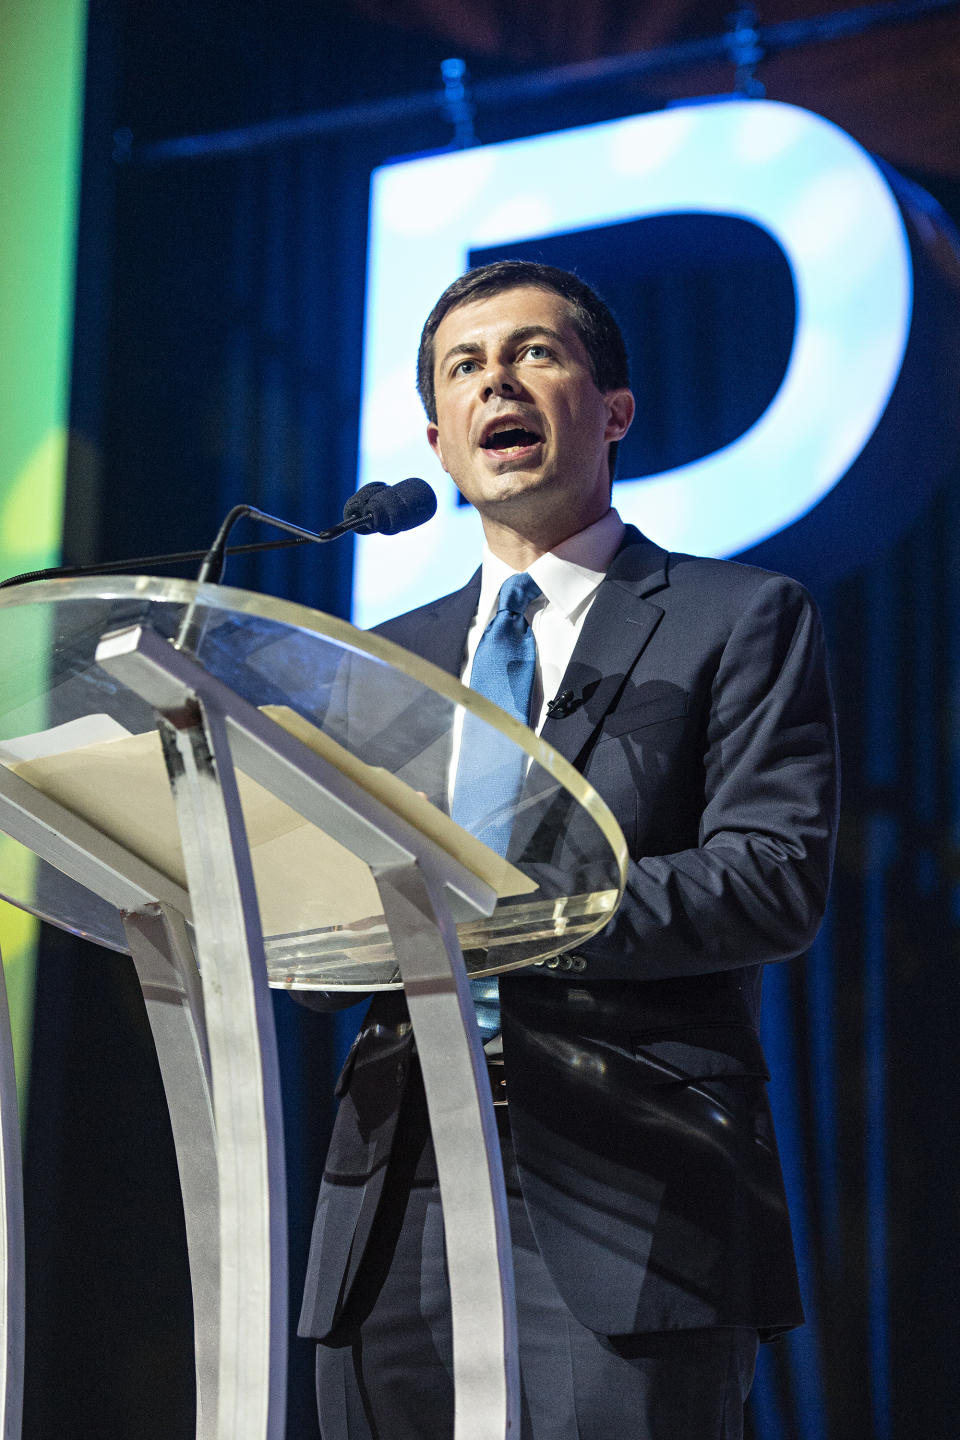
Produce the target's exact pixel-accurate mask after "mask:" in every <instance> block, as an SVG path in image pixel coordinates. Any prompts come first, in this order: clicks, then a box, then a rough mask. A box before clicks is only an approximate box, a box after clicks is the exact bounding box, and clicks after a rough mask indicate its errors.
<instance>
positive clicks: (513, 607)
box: [453, 573, 541, 1041]
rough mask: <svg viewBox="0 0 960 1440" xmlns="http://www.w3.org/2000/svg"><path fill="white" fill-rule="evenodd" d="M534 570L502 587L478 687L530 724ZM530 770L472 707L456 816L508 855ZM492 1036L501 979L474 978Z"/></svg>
mask: <svg viewBox="0 0 960 1440" xmlns="http://www.w3.org/2000/svg"><path fill="white" fill-rule="evenodd" d="M540 593H541V591H540V587H539V585H538V584H537V582H536V581H535V580H533V579H531V577H530V576H529V575H527V574H526V573H524V574H521V575H512V576H511V577H510V579H509V580H506V581H505V582H504V584H503V585H502V586H501V587H500V598H499V601H498V604H497V613H496V615H494V617H493V619H492V620H491V621H490V624H489V625H488V626H487V628H486V630H485V631H484V632H483V635H482V636H481V638H480V644H479V645H478V646H477V652H476V655H475V656H474V660H473V670H472V671H471V673H470V688H471V690H476V691H477V693H478V694H479V695H485V696H486V698H487V699H488V700H492V701H493V703H494V704H495V705H499V706H500V708H501V710H506V712H507V714H508V715H513V716H514V717H515V718H516V719H517V720H520V721H522V722H523V724H524V725H526V724H527V723H528V722H529V719H530V696H531V694H532V692H533V680H534V676H535V675H536V671H537V644H536V641H535V640H534V638H533V631H532V630H531V629H530V626H529V624H528V623H527V618H526V611H527V607H528V606H529V605H530V603H531V601H533V600H536V599H537V597H538V596H539V595H540ZM526 771H527V757H526V755H525V754H524V752H523V751H522V750H521V749H519V748H518V747H517V746H516V745H515V744H514V742H513V741H512V740H508V739H507V738H506V736H504V735H500V734H499V733H498V732H496V731H495V730H493V729H492V728H491V727H490V726H489V725H487V724H486V723H485V722H484V721H481V720H478V719H476V718H475V717H474V716H473V715H471V714H470V713H469V712H468V713H467V715H466V716H465V717H464V722H463V736H462V739H461V742H460V760H459V763H458V765H457V780H456V784H455V786H454V791H453V818H454V820H455V821H456V822H457V824H458V825H462V826H463V828H464V829H465V830H469V831H470V833H471V834H472V835H476V837H477V839H478V840H482V841H483V843H484V844H485V845H489V847H490V849H491V850H496V851H497V853H498V854H499V855H506V853H507V846H508V845H509V843H510V831H511V829H512V827H513V814H514V809H515V807H516V803H517V800H518V799H519V797H520V791H521V790H522V788H523V782H524V778H525V776H526ZM470 988H471V989H472V991H473V999H474V1004H475V1006H476V1010H477V1022H478V1024H479V1026H480V1032H481V1035H482V1037H483V1039H484V1041H486V1040H489V1039H492V1038H493V1036H494V1035H496V1034H498V1033H499V1030H500V999H499V987H498V985H497V980H496V976H492V977H491V978H489V979H486V980H473V981H471V982H470Z"/></svg>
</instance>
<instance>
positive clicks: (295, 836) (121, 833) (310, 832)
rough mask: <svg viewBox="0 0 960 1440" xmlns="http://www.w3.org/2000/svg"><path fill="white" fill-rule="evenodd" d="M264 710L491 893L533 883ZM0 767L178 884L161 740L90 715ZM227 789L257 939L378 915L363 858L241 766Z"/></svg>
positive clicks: (417, 798) (13, 747)
mask: <svg viewBox="0 0 960 1440" xmlns="http://www.w3.org/2000/svg"><path fill="white" fill-rule="evenodd" d="M264 714H266V715H268V716H269V717H270V718H271V719H273V720H276V721H277V723H278V724H280V725H282V726H283V728H284V729H285V730H287V731H289V732H290V733H291V734H293V735H294V736H295V737H296V738H297V739H298V740H300V741H302V742H303V743H304V744H305V745H306V746H307V747H308V748H309V749H310V750H312V751H313V752H314V753H315V754H317V755H320V756H321V757H322V758H323V759H325V760H328V761H330V763H331V764H333V765H334V766H336V768H337V769H338V770H340V771H341V772H342V773H343V774H345V775H346V776H348V777H349V778H350V779H352V780H354V781H356V782H357V783H358V784H360V785H362V786H363V787H364V789H366V790H367V791H368V793H370V794H371V795H374V796H375V797H376V798H377V799H378V800H381V801H382V802H383V803H384V804H385V805H387V806H389V808H390V809H392V810H394V811H396V812H397V813H399V814H402V815H404V816H405V817H406V818H407V819H408V820H410V821H411V823H412V824H414V825H415V826H417V827H418V828H419V829H420V830H421V831H422V832H423V833H424V834H425V835H427V836H428V837H429V838H430V839H431V840H433V841H434V842H435V843H436V844H438V845H440V846H442V848H443V849H445V850H446V851H447V852H448V853H449V854H451V855H454V856H455V857H456V858H457V859H458V860H460V861H462V863H463V864H464V865H466V866H467V868H468V869H470V870H472V871H473V873H474V874H476V875H478V876H479V877H480V878H481V879H483V880H484V881H486V883H487V884H489V885H491V886H492V888H493V889H494V890H495V891H496V893H497V894H498V895H499V896H501V897H504V896H510V895H521V894H529V893H531V892H532V891H534V890H536V888H537V886H536V882H535V881H533V880H531V879H529V878H528V877H527V876H526V875H524V874H523V873H522V871H520V870H518V869H517V868H516V867H515V866H513V865H511V864H509V863H508V862H507V861H506V860H504V859H503V857H502V856H500V855H497V854H496V853H495V852H494V851H492V850H490V849H488V847H487V846H486V845H484V844H482V842H480V841H479V840H476V839H475V838H474V837H473V836H472V835H468V834H467V833H466V831H464V830H462V829H461V828H460V827H459V826H458V825H456V824H454V822H453V821H452V820H451V819H450V818H449V816H447V815H444V814H443V813H442V811H440V810H438V809H436V807H435V806H433V805H431V804H430V802H429V801H428V800H426V799H425V798H424V797H423V796H421V795H419V794H418V793H417V792H416V791H414V790H411V788H410V787H409V786H408V785H406V784H404V782H403V781H402V780H398V779H397V778H396V776H394V775H391V774H390V773H389V772H388V771H386V770H381V769H379V768H377V767H374V766H371V765H367V764H365V763H364V762H363V761H362V760H359V759H357V757H356V756H354V755H351V754H350V752H349V751H347V750H345V749H344V747H343V746H341V745H339V744H337V742H336V741H334V740H331V739H330V737H329V736H327V735H324V734H323V733H322V732H321V731H319V730H317V729H316V728H315V727H314V726H313V725H310V724H309V722H308V721H306V720H304V719H303V718H302V717H301V716H300V715H298V714H297V713H296V712H295V711H293V710H290V709H288V708H287V707H286V706H266V707H264ZM0 763H2V764H4V765H7V766H8V767H9V769H11V770H13V771H15V772H16V773H17V774H18V775H20V776H21V777H22V778H23V779H24V780H26V781H27V782H28V784H30V785H33V786H35V787H36V789H38V790H41V791H43V792H44V794H46V795H49V796H50V797H51V798H52V799H54V800H56V801H58V802H59V803H60V804H61V805H63V806H64V807H65V808H66V809H68V810H70V811H72V812H73V813H74V814H76V815H79V816H81V817H82V818H83V819H84V820H86V821H87V822H88V823H89V824H91V825H93V826H94V827H95V828H96V829H98V830H100V831H101V832H102V833H103V834H105V835H107V836H109V837H110V838H111V839H112V840H115V841H116V842H117V843H118V844H120V845H122V846H124V848H125V849H127V850H129V851H131V852H132V853H133V854H135V855H138V856H139V857H140V858H141V859H143V860H145V861H147V862H148V863H149V864H150V865H152V866H153V867H154V868H155V869H157V870H159V871H160V872H161V873H162V874H164V875H167V876H169V878H170V879H171V880H174V881H175V882H176V883H177V884H178V885H180V886H182V887H183V888H187V878H186V873H185V870H184V865H183V856H182V853H181V849H180V834H179V830H178V827H177V818H176V812H175V809H174V804H173V797H172V795H171V793H170V785H169V782H168V779H167V772H166V767H165V765H164V761H163V753H162V750H161V747H160V737H159V735H158V734H157V732H156V731H155V730H150V731H147V732H146V733H145V734H142V735H131V734H129V733H128V732H127V731H126V730H124V728H123V726H121V725H119V724H117V722H116V721H115V720H113V719H111V717H110V716H108V715H89V716H85V717H83V718H81V719H79V720H74V721H70V722H68V723H67V724H65V725H58V726H55V727H54V728H53V729H51V730H45V731H42V732H40V733H38V734H36V735H28V736H21V737H19V738H18V739H16V740H7V741H4V742H3V743H2V745H0ZM237 784H238V788H239V791H240V800H241V804H242V806H243V814H244V819H245V821H246V826H247V838H248V842H249V845H250V856H251V860H252V863H253V873H254V879H255V882H256V889H257V901H258V903H259V906H260V919H261V924H262V927H263V933H264V935H265V936H278V935H292V934H297V933H302V932H303V931H308V930H320V929H325V928H327V927H331V926H347V925H355V924H358V923H359V922H363V921H366V920H371V919H373V918H375V917H380V916H381V915H382V906H381V904H380V899H379V895H378V892H377V887H376V884H375V882H374V879H373V876H372V875H371V873H370V870H369V868H368V867H367V865H366V864H365V863H364V861H362V860H360V859H358V857H357V856H356V855H354V854H353V852H352V851H350V850H347V849H346V848H345V847H344V846H343V845H340V844H339V843H338V842H337V841H336V840H334V839H332V838H331V837H330V836H329V835H326V834H325V833H324V832H323V831H322V830H319V829H318V828H317V827H316V826H315V825H311V824H310V823H309V822H307V821H306V820H304V818H303V816H302V815H300V814H299V813H298V812H297V811H296V810H293V809H291V807H290V806H288V805H286V804H284V802H283V801H281V800H278V799H277V798H276V796H275V795H273V794H271V792H270V791H269V790H266V789H264V787H263V786H261V785H258V784H257V783H256V781H254V780H251V779H250V778H249V777H248V776H247V775H244V774H243V773H242V772H239V771H238V773H237Z"/></svg>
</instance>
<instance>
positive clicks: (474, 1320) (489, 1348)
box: [374, 864, 520, 1440]
mask: <svg viewBox="0 0 960 1440" xmlns="http://www.w3.org/2000/svg"><path fill="white" fill-rule="evenodd" d="M374 873H375V876H376V881H377V888H378V890H379V892H380V898H381V900H382V901H383V909H384V914H385V915H386V918H387V923H388V925H389V927H390V938H391V940H392V942H393V947H394V950H395V951H396V954H397V960H398V962H399V965H400V973H401V975H402V976H403V988H404V992H405V994H406V997H407V1007H408V1009H409V1011H410V1019H411V1021H412V1024H413V1034H414V1039H415V1041H416V1044H417V1054H418V1056H419V1059H420V1068H421V1070H422V1072H423V1084H424V1089H425V1091H426V1096H427V1110H428V1112H429V1115H430V1130H431V1132H432V1135H433V1148H434V1151H435V1153H436V1158H437V1174H438V1176H439V1179H440V1196H441V1200H442V1203H443V1217H444V1234H445V1237H446V1247H447V1269H448V1272H449V1276H450V1301H451V1318H452V1321H453V1371H454V1387H455V1388H454V1429H453V1433H454V1440H503V1437H506V1440H515V1437H516V1436H518V1435H519V1434H520V1372H519V1367H518V1363H517V1334H516V1329H517V1322H516V1306H515V1304H514V1298H513V1252H512V1250H511V1247H510V1225H509V1218H508V1216H507V1205H506V1193H505V1190H504V1182H503V1162H502V1160H501V1158H500V1144H499V1140H498V1138H497V1128H496V1121H495V1119H494V1114H493V1100H492V1097H491V1093H490V1081H489V1079H488V1077H487V1068H486V1064H485V1062H484V1059H483V1051H482V1048H481V1045H480V1033H479V1031H478V1029H477V1023H476V1018H475V1015H474V1009H473V1001H472V998H471V995H470V984H469V981H468V980H467V974H466V970H465V968H464V964H463V956H462V955H461V953H460V942H459V940H458V938H457V931H456V927H455V926H454V924H453V921H452V920H451V918H450V909H449V906H448V905H446V904H445V903H444V897H443V895H442V894H440V893H438V891H439V887H438V886H437V885H436V883H435V882H433V881H432V880H431V879H430V878H429V877H428V876H427V875H425V874H424V873H423V872H422V871H421V869H420V868H419V866H417V865H416V864H408V865H397V866H390V867H384V868H383V869H380V870H377V871H375V872H374Z"/></svg>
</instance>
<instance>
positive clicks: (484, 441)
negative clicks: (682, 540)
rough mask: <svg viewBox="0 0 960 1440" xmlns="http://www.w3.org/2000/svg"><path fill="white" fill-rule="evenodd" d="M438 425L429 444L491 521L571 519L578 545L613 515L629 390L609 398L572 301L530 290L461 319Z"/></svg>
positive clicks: (441, 333) (453, 322)
mask: <svg viewBox="0 0 960 1440" xmlns="http://www.w3.org/2000/svg"><path fill="white" fill-rule="evenodd" d="M434 356H435V360H434V379H435V383H436V396H437V423H436V424H430V425H428V426H427V439H428V440H429V442H430V445H431V447H432V449H433V451H434V453H435V454H436V456H437V458H438V459H439V461H440V463H441V465H442V466H443V468H444V469H445V470H446V471H447V472H448V474H449V475H450V476H451V477H452V479H453V481H454V483H455V484H456V486H457V487H458V489H459V490H460V491H461V493H462V494H463V496H464V498H465V499H467V500H469V501H470V503H471V504H472V505H475V506H476V508H477V509H478V510H479V512H480V514H481V515H482V516H483V518H484V519H485V520H492V521H495V522H497V523H503V524H506V525H511V524H516V525H521V524H525V523H529V522H530V521H531V520H532V521H533V522H534V523H535V522H536V520H537V519H538V518H543V516H544V515H545V514H546V513H547V512H552V514H553V515H554V516H555V515H558V514H562V516H563V518H564V521H565V524H566V525H567V526H568V528H566V534H568V535H572V534H574V533H576V531H577V530H580V529H583V528H584V526H586V525H589V524H591V523H592V522H593V521H594V520H596V519H598V518H599V517H600V516H601V515H602V514H603V513H604V512H605V511H606V509H607V508H608V505H609V494H610V478H609V473H608V466H607V448H608V446H609V444H610V442H611V441H612V440H619V439H620V438H621V437H622V436H623V435H625V434H626V431H627V429H628V428H629V425H630V421H631V419H632V418H633V396H632V395H631V394H630V391H629V390H611V391H609V392H608V393H607V394H603V393H601V391H600V390H598V389H597V386H596V384H595V382H594V379H593V375H592V373H591V370H590V361H589V359H588V357H587V352H586V349H585V348H584V345H583V342H582V340H581V339H580V337H579V335H578V334H577V332H576V330H575V328H574V326H573V321H572V318H571V311H570V307H569V305H568V303H567V301H566V300H564V298H563V296H562V295H557V294H555V293H554V292H553V291H551V290H541V289H539V288H537V287H533V286H528V285H525V286H520V287H518V288H516V289H514V290H506V291H504V292H503V293H501V294H499V295H492V296H490V297H489V298H487V299H482V300H475V301H471V302H470V303H468V304H465V305H460V306H458V307H456V308H455V309H453V310H450V311H449V312H448V313H447V314H446V315H445V316H444V318H443V320H442V321H441V322H440V325H439V327H438V329H437V332H436V335H435V337H434Z"/></svg>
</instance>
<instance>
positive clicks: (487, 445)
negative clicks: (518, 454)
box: [482, 425, 543, 454]
mask: <svg viewBox="0 0 960 1440" xmlns="http://www.w3.org/2000/svg"><path fill="white" fill-rule="evenodd" d="M542 439H543V436H542V435H538V434H537V433H536V431H535V430H524V429H523V428H522V427H521V426H519V425H511V426H505V427H504V428H503V429H502V430H494V431H493V432H492V434H490V435H488V436H487V437H486V439H485V440H484V441H483V442H482V444H483V449H484V450H496V451H497V452H498V453H499V454H509V453H510V452H511V451H515V450H525V449H527V448H528V447H529V446H531V445H539V444H540V441H541V440H542Z"/></svg>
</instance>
